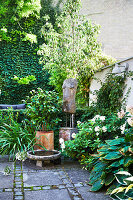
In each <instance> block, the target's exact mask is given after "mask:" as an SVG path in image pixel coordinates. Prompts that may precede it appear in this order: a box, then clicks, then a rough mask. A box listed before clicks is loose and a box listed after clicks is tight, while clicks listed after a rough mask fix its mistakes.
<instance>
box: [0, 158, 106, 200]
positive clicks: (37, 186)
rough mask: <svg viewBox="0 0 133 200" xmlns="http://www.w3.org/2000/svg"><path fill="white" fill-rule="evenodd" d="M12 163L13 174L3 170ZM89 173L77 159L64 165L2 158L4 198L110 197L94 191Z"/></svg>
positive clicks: (0, 170) (0, 172)
mask: <svg viewBox="0 0 133 200" xmlns="http://www.w3.org/2000/svg"><path fill="white" fill-rule="evenodd" d="M7 165H8V166H10V167H11V169H12V171H11V173H10V175H7V176H6V175H4V174H3V170H4V168H5V167H6V166H7ZM88 180H89V172H88V171H86V170H83V169H82V168H81V166H80V165H79V164H78V163H77V162H76V161H70V160H67V161H64V160H62V164H61V165H47V166H45V167H43V168H39V167H36V165H35V163H33V162H30V161H29V160H26V161H25V162H24V163H21V162H17V163H14V162H12V161H10V162H9V161H8V158H7V157H4V158H1V157H0V200H110V198H109V196H107V195H105V192H104V191H102V192H96V193H95V192H90V191H89V190H90V188H91V187H90V186H89V185H88Z"/></svg>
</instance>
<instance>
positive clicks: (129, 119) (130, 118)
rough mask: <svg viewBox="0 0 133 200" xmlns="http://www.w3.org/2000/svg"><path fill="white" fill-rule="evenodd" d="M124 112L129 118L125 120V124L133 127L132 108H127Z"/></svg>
mask: <svg viewBox="0 0 133 200" xmlns="http://www.w3.org/2000/svg"><path fill="white" fill-rule="evenodd" d="M126 111H127V112H129V114H130V116H131V117H129V118H128V119H127V122H128V124H129V125H130V126H131V127H133V106H127V107H126Z"/></svg>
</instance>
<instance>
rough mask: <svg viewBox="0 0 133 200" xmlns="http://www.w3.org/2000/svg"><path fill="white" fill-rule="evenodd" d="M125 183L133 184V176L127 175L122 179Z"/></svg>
mask: <svg viewBox="0 0 133 200" xmlns="http://www.w3.org/2000/svg"><path fill="white" fill-rule="evenodd" d="M123 181H124V182H125V183H126V184H127V185H129V184H133V176H131V177H128V178H126V179H124V180H123Z"/></svg>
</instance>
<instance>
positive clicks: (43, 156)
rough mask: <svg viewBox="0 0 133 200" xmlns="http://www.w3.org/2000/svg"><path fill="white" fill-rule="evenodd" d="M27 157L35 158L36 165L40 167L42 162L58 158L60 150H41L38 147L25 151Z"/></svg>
mask: <svg viewBox="0 0 133 200" xmlns="http://www.w3.org/2000/svg"><path fill="white" fill-rule="evenodd" d="M27 157H28V158H29V159H31V160H36V161H37V162H36V166H39V167H42V162H43V161H44V162H48V163H49V162H50V161H52V160H58V161H59V160H60V157H61V152H59V151H57V150H47V151H46V150H42V149H38V150H35V151H34V152H33V151H28V152H27Z"/></svg>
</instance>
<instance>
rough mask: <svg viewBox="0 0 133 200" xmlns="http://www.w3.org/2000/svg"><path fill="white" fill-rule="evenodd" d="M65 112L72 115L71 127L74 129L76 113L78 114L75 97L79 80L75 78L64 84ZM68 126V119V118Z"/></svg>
mask: <svg viewBox="0 0 133 200" xmlns="http://www.w3.org/2000/svg"><path fill="white" fill-rule="evenodd" d="M62 88H63V112H65V113H66V114H67V113H69V114H70V127H72V128H74V113H75V112H76V104H75V95H76V89H77V80H76V79H73V78H69V79H66V80H65V81H64V83H63V86H62ZM66 126H67V117H66Z"/></svg>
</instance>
